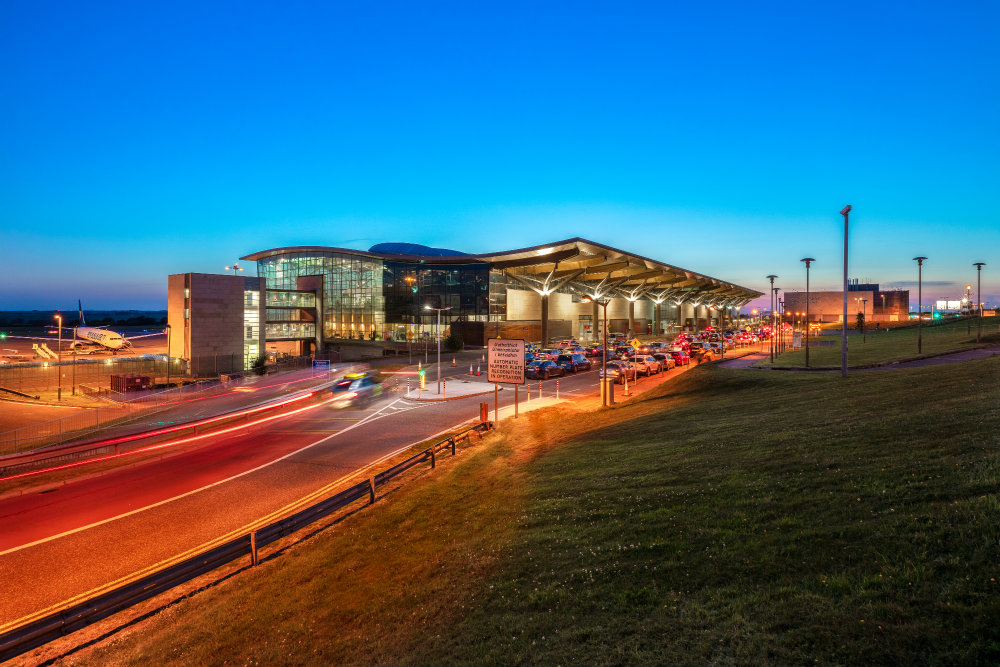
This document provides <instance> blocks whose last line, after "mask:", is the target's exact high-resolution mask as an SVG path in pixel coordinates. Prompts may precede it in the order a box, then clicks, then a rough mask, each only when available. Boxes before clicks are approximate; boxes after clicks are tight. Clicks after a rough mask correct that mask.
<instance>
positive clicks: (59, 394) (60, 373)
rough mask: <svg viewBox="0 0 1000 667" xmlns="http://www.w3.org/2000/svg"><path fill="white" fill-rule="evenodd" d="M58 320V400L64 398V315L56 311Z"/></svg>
mask: <svg viewBox="0 0 1000 667" xmlns="http://www.w3.org/2000/svg"><path fill="white" fill-rule="evenodd" d="M56 320H58V322H59V354H58V357H59V360H58V361H57V362H56V372H57V373H58V374H59V390H58V392H57V393H56V400H59V401H61V400H62V366H60V364H62V315H61V314H59V313H56Z"/></svg>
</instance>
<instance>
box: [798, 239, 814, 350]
mask: <svg viewBox="0 0 1000 667" xmlns="http://www.w3.org/2000/svg"><path fill="white" fill-rule="evenodd" d="M799 261H800V262H805V263H806V368H809V265H810V264H812V263H813V262H815V261H816V260H815V259H813V258H812V257H803V258H802V259H800V260H799Z"/></svg>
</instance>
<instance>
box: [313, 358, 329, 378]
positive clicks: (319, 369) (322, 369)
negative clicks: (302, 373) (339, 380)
mask: <svg viewBox="0 0 1000 667" xmlns="http://www.w3.org/2000/svg"><path fill="white" fill-rule="evenodd" d="M329 372H330V361H329V360H328V359H313V375H318V374H319V373H329Z"/></svg>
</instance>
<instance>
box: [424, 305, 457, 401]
mask: <svg viewBox="0 0 1000 667" xmlns="http://www.w3.org/2000/svg"><path fill="white" fill-rule="evenodd" d="M424 310H436V311H437V316H438V326H437V339H438V361H437V367H438V371H437V379H438V390H437V393H438V394H440V393H441V311H444V310H451V306H448V307H447V308H431V307H430V306H424Z"/></svg>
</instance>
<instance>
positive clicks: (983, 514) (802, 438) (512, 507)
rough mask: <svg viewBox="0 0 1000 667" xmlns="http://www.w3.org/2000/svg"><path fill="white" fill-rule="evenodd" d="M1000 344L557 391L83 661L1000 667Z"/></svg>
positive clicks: (706, 369)
mask: <svg viewBox="0 0 1000 667" xmlns="http://www.w3.org/2000/svg"><path fill="white" fill-rule="evenodd" d="M998 380H1000V358H994V359H986V360H982V361H975V362H969V363H967V364H956V365H950V366H941V367H934V368H917V369H909V370H898V371H891V372H883V373H858V374H855V375H853V376H851V377H849V378H847V379H846V380H844V379H841V378H839V377H837V376H835V375H829V374H784V373H781V374H776V373H762V372H758V371H752V370H751V371H737V370H729V369H725V368H719V367H714V366H708V365H705V366H701V367H698V368H696V369H693V370H692V371H690V372H688V373H685V374H683V375H681V376H679V377H678V378H677V379H676V380H674V381H672V382H669V383H666V384H664V385H662V386H660V387H659V388H657V389H654V390H651V391H650V392H648V393H647V394H643V395H641V396H640V397H638V398H637V399H634V400H633V401H630V402H628V403H626V404H623V405H620V406H618V407H616V408H614V409H612V410H602V411H591V412H586V413H581V412H578V411H576V410H574V409H572V408H567V407H558V408H549V409H546V410H539V411H536V412H532V413H528V414H526V415H524V417H522V418H521V419H520V420H518V423H517V424H516V425H513V424H511V423H509V422H508V423H506V424H505V425H504V428H503V430H502V431H501V432H500V433H499V434H497V435H493V436H491V437H489V438H488V439H487V440H485V441H484V442H483V444H481V445H476V446H474V447H471V448H468V449H466V450H464V451H463V452H462V454H461V455H460V456H459V457H458V458H457V459H455V460H454V461H449V462H448V463H447V464H446V465H443V466H439V468H438V469H437V470H436V471H435V472H434V473H432V474H427V475H425V476H423V477H422V478H421V479H419V480H415V481H413V482H412V483H410V484H407V485H405V486H403V487H402V488H400V489H399V490H398V491H396V492H394V493H393V494H391V495H390V497H388V498H385V499H383V500H380V502H379V503H378V504H377V505H376V506H375V507H374V508H372V509H369V510H365V511H363V512H360V513H358V514H355V515H354V516H351V517H349V518H347V519H345V520H344V521H343V522H342V523H341V524H339V525H337V526H335V527H334V528H332V529H329V530H326V531H324V532H322V533H320V534H318V535H316V536H314V537H312V538H311V539H310V540H309V541H308V542H307V543H305V544H302V545H300V546H298V547H296V548H295V549H293V550H291V551H290V552H288V553H286V554H284V555H282V556H281V557H279V558H276V559H274V560H273V561H269V562H265V563H263V564H262V565H261V566H259V567H257V568H255V569H254V570H253V571H250V572H247V573H244V574H242V575H239V576H237V577H234V578H231V579H229V580H227V581H224V582H222V583H221V584H219V585H218V586H215V587H213V588H212V589H210V590H207V591H204V592H201V593H199V594H197V595H195V596H193V597H192V598H190V599H187V600H184V601H182V602H181V603H179V604H177V605H174V606H173V607H171V608H169V609H167V610H166V611H164V612H162V613H160V614H159V615H157V616H156V617H154V618H152V619H150V620H149V621H146V622H144V623H143V624H141V625H139V626H137V627H136V628H134V629H131V630H129V631H127V632H125V633H122V634H120V635H119V636H118V637H116V638H115V639H114V640H113V642H112V643H111V644H109V645H105V646H101V647H98V648H96V649H93V650H90V651H88V652H86V653H80V654H77V655H75V656H73V657H71V658H70V659H69V660H68V662H69V663H70V664H92V665H146V664H160V665H210V664H211V665H222V664H274V665H281V664H287V665H293V664H296V665H297V664H393V665H395V664H540V665H549V664H551V665H558V664H589V665H621V664H664V663H666V664H673V663H676V664H708V663H712V664H734V663H753V664H768V665H772V664H773V665H793V664H794V665H804V664H821V665H836V664H843V665H858V664H866V665H869V664H870V665H882V664H893V665H896V664H907V665H954V664H962V665H995V664H997V663H998V662H1000V624H998V621H1000V589H998V583H997V579H998V578H1000V547H998V542H1000V525H998V521H997V517H998V516H1000V502H998V495H997V490H998V480H1000V454H998V448H1000V382H998Z"/></svg>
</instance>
